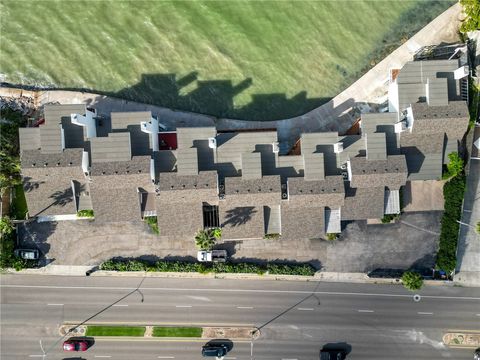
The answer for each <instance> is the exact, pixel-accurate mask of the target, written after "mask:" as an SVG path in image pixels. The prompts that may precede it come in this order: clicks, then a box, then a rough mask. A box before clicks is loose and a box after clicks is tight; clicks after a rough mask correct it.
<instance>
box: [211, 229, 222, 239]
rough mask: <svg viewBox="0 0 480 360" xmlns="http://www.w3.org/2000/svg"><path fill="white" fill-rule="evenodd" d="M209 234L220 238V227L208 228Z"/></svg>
mask: <svg viewBox="0 0 480 360" xmlns="http://www.w3.org/2000/svg"><path fill="white" fill-rule="evenodd" d="M210 234H211V236H213V237H214V238H215V239H217V240H220V238H221V237H222V229H221V228H214V229H211V230H210Z"/></svg>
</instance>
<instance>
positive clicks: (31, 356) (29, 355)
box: [28, 355, 43, 357]
mask: <svg viewBox="0 0 480 360" xmlns="http://www.w3.org/2000/svg"><path fill="white" fill-rule="evenodd" d="M28 357H43V355H28Z"/></svg>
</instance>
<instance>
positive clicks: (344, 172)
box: [342, 171, 348, 181]
mask: <svg viewBox="0 0 480 360" xmlns="http://www.w3.org/2000/svg"><path fill="white" fill-rule="evenodd" d="M342 178H343V180H344V181H348V172H346V171H342Z"/></svg>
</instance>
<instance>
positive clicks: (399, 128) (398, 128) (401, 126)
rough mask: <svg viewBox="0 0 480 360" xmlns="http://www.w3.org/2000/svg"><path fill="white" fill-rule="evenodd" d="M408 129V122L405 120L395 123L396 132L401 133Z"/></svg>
mask: <svg viewBox="0 0 480 360" xmlns="http://www.w3.org/2000/svg"><path fill="white" fill-rule="evenodd" d="M405 130H407V124H406V123H405V121H400V122H398V123H396V124H395V133H396V134H400V133H401V132H403V131H405Z"/></svg>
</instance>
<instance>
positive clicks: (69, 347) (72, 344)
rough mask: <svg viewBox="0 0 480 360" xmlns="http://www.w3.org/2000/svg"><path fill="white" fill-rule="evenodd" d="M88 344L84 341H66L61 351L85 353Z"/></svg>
mask: <svg viewBox="0 0 480 360" xmlns="http://www.w3.org/2000/svg"><path fill="white" fill-rule="evenodd" d="M87 349H88V343H87V342H86V341H84V340H67V341H65V342H64V343H63V351H87Z"/></svg>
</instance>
